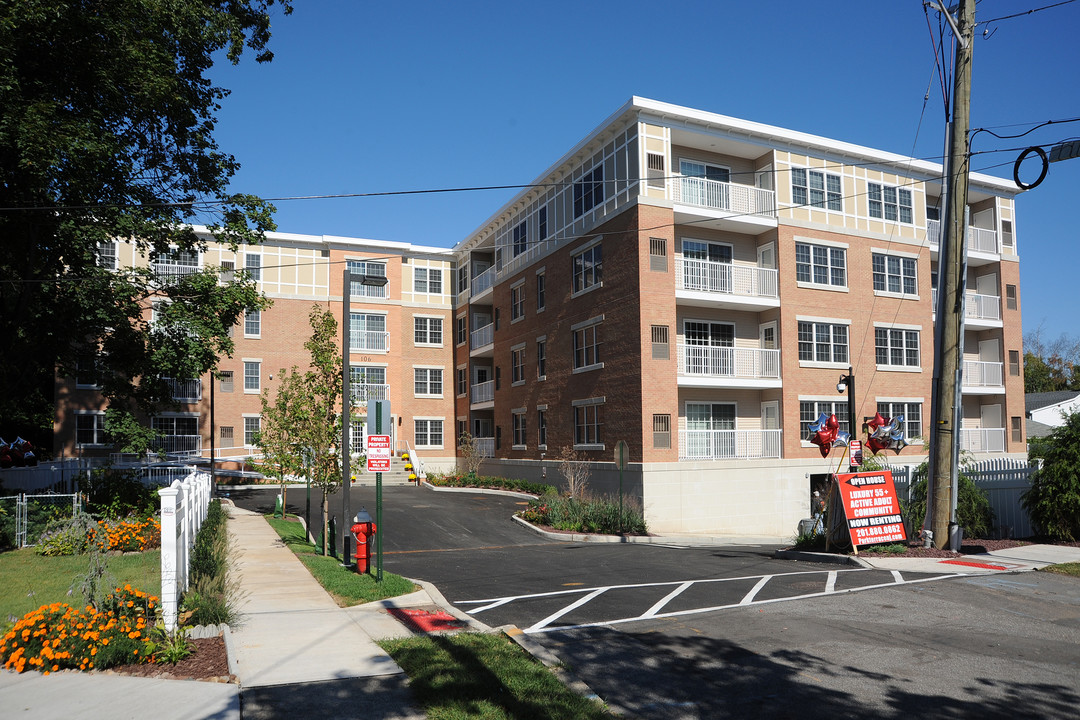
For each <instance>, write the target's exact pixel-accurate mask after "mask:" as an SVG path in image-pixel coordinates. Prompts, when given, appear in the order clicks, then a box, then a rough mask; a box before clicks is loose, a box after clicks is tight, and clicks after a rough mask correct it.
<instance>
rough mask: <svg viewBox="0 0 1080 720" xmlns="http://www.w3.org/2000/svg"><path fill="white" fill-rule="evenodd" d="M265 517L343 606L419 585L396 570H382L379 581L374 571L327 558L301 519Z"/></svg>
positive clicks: (404, 590)
mask: <svg viewBox="0 0 1080 720" xmlns="http://www.w3.org/2000/svg"><path fill="white" fill-rule="evenodd" d="M264 517H265V518H266V522H268V523H270V527H272V528H274V530H275V531H276V532H277V534H278V535H280V536H281V539H282V540H283V541H284V542H285V545H286V547H288V548H289V549H290V550H292V551H293V553H295V554H296V556H297V557H298V558H300V562H302V563H304V565H305V566H306V567H307V569H308V572H310V573H311V576H312V577H314V578H315V579H316V580H318V581H319V584H320V585H322V586H323V587H324V588H325V589H326V592H328V593H330V595H331V596H332V597H333V598H334V601H335V602H336V603H337V604H338V605H340V606H341V607H349V606H351V605H360V604H361V603H366V602H371V601H373V600H385V599H386V598H392V597H397V596H398V595H406V594H408V593H411V592H413V591H414V590H416V585H414V584H413V583H412V581H411V580H407V579H405V578H403V577H401V576H400V575H395V574H394V573H388V572H383V581H382V582H381V583H378V582H375V578H374V577H373V576H372V575H371V574H363V575H360V574H358V573H357V572H356V571H355V570H351V569H349V568H345V567H342V566H341V561H340V560H338V559H337V558H335V557H331V556H325V557H324V556H323V555H319V554H318V553H317V552H316V550H315V548H314V547H313V546H312V544H311V543H310V542H308V539H307V537H306V536H305V534H304V526H303V525H302V524H300V523H299V522H296V521H294V520H288V519H285V520H283V519H281V518H275V517H272V516H270V515H265V516H264Z"/></svg>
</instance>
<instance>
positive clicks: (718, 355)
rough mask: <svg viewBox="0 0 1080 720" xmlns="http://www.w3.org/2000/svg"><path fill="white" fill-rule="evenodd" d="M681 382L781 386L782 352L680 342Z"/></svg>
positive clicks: (689, 384)
mask: <svg viewBox="0 0 1080 720" xmlns="http://www.w3.org/2000/svg"><path fill="white" fill-rule="evenodd" d="M679 385H681V386H697V387H748V388H777V387H780V351H779V350H765V349H760V348H734V347H712V346H702V345H687V344H686V343H685V342H680V343H679Z"/></svg>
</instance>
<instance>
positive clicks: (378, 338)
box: [349, 330, 390, 352]
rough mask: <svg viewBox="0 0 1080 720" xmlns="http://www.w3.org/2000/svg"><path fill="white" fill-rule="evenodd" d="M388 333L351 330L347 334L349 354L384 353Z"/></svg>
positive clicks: (387, 343)
mask: <svg viewBox="0 0 1080 720" xmlns="http://www.w3.org/2000/svg"><path fill="white" fill-rule="evenodd" d="M389 349H390V333H388V332H385V331H379V330H353V331H352V332H351V333H349V352H386V351H388V350H389Z"/></svg>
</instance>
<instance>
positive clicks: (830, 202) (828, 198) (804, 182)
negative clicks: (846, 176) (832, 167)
mask: <svg viewBox="0 0 1080 720" xmlns="http://www.w3.org/2000/svg"><path fill="white" fill-rule="evenodd" d="M791 201H792V202H793V203H795V204H796V205H811V206H813V207H816V208H825V209H827V210H836V211H841V210H843V209H844V207H843V204H842V194H841V191H840V176H839V175H834V174H833V173H825V172H821V171H819V170H806V169H804V168H792V169H791Z"/></svg>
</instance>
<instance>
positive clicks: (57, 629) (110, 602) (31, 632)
mask: <svg viewBox="0 0 1080 720" xmlns="http://www.w3.org/2000/svg"><path fill="white" fill-rule="evenodd" d="M157 603H158V599H157V597H155V596H153V595H148V594H147V593H144V592H142V591H140V590H136V589H134V588H132V587H131V586H130V585H125V586H124V587H123V588H116V590H115V591H114V592H113V593H112V594H110V595H109V596H108V597H107V598H106V599H105V600H104V601H103V602H102V603H101V608H100V609H98V608H93V607H91V606H87V607H85V608H82V609H78V608H73V607H71V606H70V605H68V604H67V603H52V604H51V605H42V606H41V607H39V608H38V609H37V610H33V611H31V612H29V613H27V614H26V615H24V616H23V618H22V619H21V620H19V621H18V622H17V623H15V626H14V627H13V628H12V629H11V630H9V631H8V633H7V634H6V635H4V638H3V641H2V642H0V661H2V662H3V666H4V667H5V668H8V669H10V670H14V671H15V672H24V671H26V670H38V671H42V672H44V673H45V674H46V675H48V674H49V673H50V672H56V671H57V670H61V669H67V668H70V669H75V670H92V669H94V668H107V667H111V666H113V665H122V664H125V663H136V662H153V661H154V651H155V649H156V645H155V643H153V642H152V641H151V639H150V637H149V632H150V629H151V627H152V626H153V622H154V611H155V608H156V607H157Z"/></svg>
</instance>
